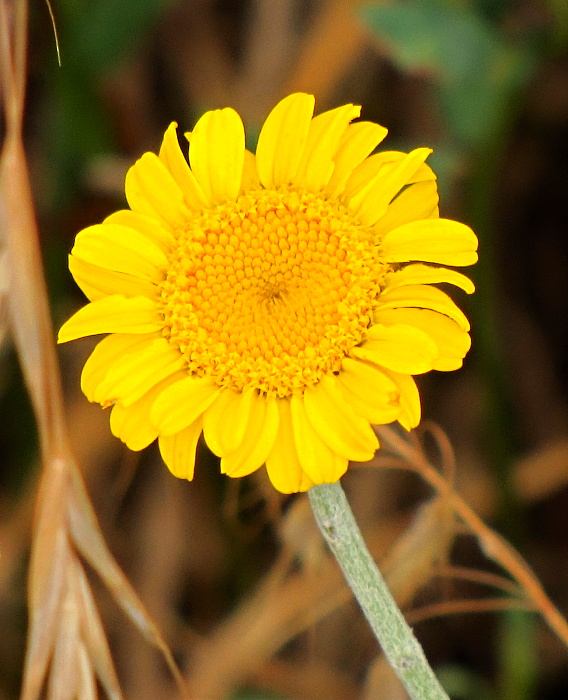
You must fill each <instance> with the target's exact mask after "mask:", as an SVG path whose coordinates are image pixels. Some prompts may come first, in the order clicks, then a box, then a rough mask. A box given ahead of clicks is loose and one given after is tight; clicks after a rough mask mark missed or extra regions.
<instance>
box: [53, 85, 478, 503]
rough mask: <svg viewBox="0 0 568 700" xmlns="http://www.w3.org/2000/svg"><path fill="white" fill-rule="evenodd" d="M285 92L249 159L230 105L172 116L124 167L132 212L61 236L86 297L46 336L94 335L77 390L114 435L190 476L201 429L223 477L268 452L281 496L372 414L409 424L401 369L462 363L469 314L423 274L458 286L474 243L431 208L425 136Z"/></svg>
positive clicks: (343, 456) (358, 442) (362, 450)
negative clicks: (392, 147)
mask: <svg viewBox="0 0 568 700" xmlns="http://www.w3.org/2000/svg"><path fill="white" fill-rule="evenodd" d="M313 113H314V98H313V97H312V96H311V95H306V94H302V93H298V94H293V95H290V96H289V97H287V98H285V99H284V100H282V101H281V102H280V103H279V104H278V105H277V106H276V107H275V108H274V109H273V111H272V112H271V113H270V114H269V116H268V117H267V119H266V121H265V123H264V125H263V127H262V129H261V131H260V136H259V139H258V145H257V149H256V154H254V153H252V152H250V151H248V150H246V148H245V132H244V127H243V124H242V121H241V118H240V116H239V115H238V114H237V113H236V112H235V111H234V110H232V109H230V108H226V109H221V110H215V111H211V112H207V113H206V114H205V115H204V116H203V117H202V118H201V119H200V120H199V121H198V122H197V124H196V125H195V127H194V129H193V131H192V132H191V134H188V138H189V142H190V147H189V154H188V158H189V160H188V159H186V157H185V156H184V154H183V153H182V151H181V148H180V145H179V142H178V139H177V135H176V126H177V125H176V124H175V123H173V124H172V125H170V127H169V128H168V129H167V131H166V133H165V135H164V139H163V142H162V145H161V148H160V150H159V154H158V155H156V154H153V153H145V154H144V155H143V156H142V157H141V158H140V159H139V160H138V161H137V162H136V163H135V164H134V165H133V166H132V168H131V169H130V170H129V172H128V174H127V177H126V184H125V189H126V196H127V200H128V204H129V207H130V208H129V209H125V210H122V211H119V212H116V213H115V214H112V215H111V216H109V217H108V218H107V219H105V221H104V222H103V223H102V224H98V225H94V226H90V227H89V228H87V229H85V230H83V231H81V232H80V233H79V234H78V235H77V238H76V241H75V245H74V247H73V250H72V251H71V255H70V262H69V266H70V270H71V273H72V274H73V276H74V277H75V279H76V281H77V283H78V284H79V286H80V287H81V289H82V290H83V291H84V293H85V294H86V296H87V297H88V299H89V302H90V303H88V304H87V305H86V306H84V307H83V308H82V309H80V310H79V311H77V313H76V314H75V315H74V316H72V317H71V318H70V319H69V321H67V323H65V324H64V325H63V327H62V328H61V330H60V332H59V342H66V341H69V340H74V339H76V338H80V337H83V336H89V335H98V334H105V335H106V337H105V338H103V339H102V340H101V341H100V342H99V343H98V345H97V346H96V347H95V349H94V351H93V352H92V354H91V356H90V358H89V359H88V360H87V362H86V363H85V367H84V370H83V373H82V377H81V386H82V388H83V391H84V392H85V394H86V396H87V398H88V399H89V400H91V401H96V402H98V403H100V404H101V405H103V406H112V409H111V416H110V424H111V430H112V432H113V434H114V435H116V436H117V437H119V438H120V439H121V440H123V441H124V442H125V443H126V444H127V445H128V446H129V447H130V448H131V449H133V450H140V449H143V448H144V447H146V446H147V445H149V444H150V443H151V442H153V441H154V440H156V439H158V443H159V448H160V453H161V455H162V457H163V459H164V461H165V462H166V464H167V466H168V468H169V469H170V471H171V472H172V473H173V474H174V475H175V476H178V477H180V478H185V479H191V478H192V477H193V473H194V467H195V459H196V451H197V444H198V441H199V438H200V436H201V435H203V436H204V439H205V442H206V443H207V445H208V446H209V448H210V449H211V450H212V451H213V452H214V453H215V454H216V455H218V456H219V457H220V458H221V463H220V468H221V471H222V472H223V473H225V474H227V475H228V476H231V477H235V478H236V477H242V476H246V475H248V474H250V473H252V472H254V471H256V470H257V469H259V468H261V467H262V466H263V465H266V470H267V473H268V476H269V478H270V480H271V481H272V483H273V484H274V486H275V487H276V488H277V489H278V490H279V491H282V492H283V493H292V492H295V491H305V490H306V489H309V488H310V487H311V486H312V485H314V484H319V483H329V482H334V481H337V480H338V479H340V478H341V476H342V475H343V474H344V473H345V471H346V469H347V467H348V463H349V460H354V461H366V460H369V459H371V458H372V457H373V455H374V453H375V451H376V450H377V448H378V447H379V443H378V440H377V437H376V435H375V432H374V431H373V429H372V425H378V424H384V423H390V422H392V421H399V422H400V424H401V425H402V426H403V427H404V428H406V429H408V430H410V429H411V428H412V427H414V426H415V425H417V423H418V422H419V420H420V398H419V394H418V390H417V387H416V383H415V382H414V379H413V375H417V374H422V373H425V372H429V371H430V370H432V369H436V370H441V371H449V370H453V369H457V368H458V367H460V366H461V364H462V361H463V358H464V356H465V354H466V353H467V351H468V349H469V345H470V339H469V334H468V331H469V323H468V320H467V318H466V316H465V315H464V314H463V312H462V311H461V310H460V309H459V307H458V306H457V305H456V304H455V302H454V301H453V300H452V299H451V298H450V297H449V296H448V295H447V294H446V293H445V292H443V291H442V290H441V289H438V288H437V287H434V286H433V285H435V284H449V285H452V286H454V287H459V288H461V289H462V290H464V291H465V292H467V293H471V292H473V290H474V288H473V284H472V283H471V281H470V280H469V278H467V277H466V276H465V275H463V274H462V273H459V272H457V271H455V270H452V269H449V268H448V267H446V266H448V265H449V266H463V265H471V264H472V263H474V262H475V260H476V259H477V253H476V248H477V239H476V237H475V235H474V234H473V232H472V231H471V229H469V228H468V227H467V226H465V225H464V224H460V223H457V222H455V221H450V220H446V219H440V218H439V214H438V193H437V188H436V180H435V175H434V173H433V172H432V170H431V169H430V168H429V166H427V165H426V163H425V160H426V158H427V157H428V155H429V153H430V149H427V148H419V149H416V150H414V151H412V152H411V153H409V154H406V153H401V152H398V151H384V152H382V153H376V154H373V150H374V149H375V148H376V147H377V145H378V144H379V143H380V142H381V141H382V140H383V139H384V137H385V135H386V129H384V127H382V126H379V125H377V124H372V123H370V122H353V120H354V119H356V118H357V117H358V116H359V114H360V108H359V107H357V106H355V105H344V106H342V107H338V108H337V109H333V110H330V111H328V112H324V113H322V114H319V115H318V116H316V117H314V116H313Z"/></svg>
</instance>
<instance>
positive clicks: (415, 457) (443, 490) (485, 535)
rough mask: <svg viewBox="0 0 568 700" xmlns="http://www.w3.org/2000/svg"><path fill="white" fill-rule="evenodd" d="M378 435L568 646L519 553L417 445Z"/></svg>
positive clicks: (563, 626) (388, 431)
mask: <svg viewBox="0 0 568 700" xmlns="http://www.w3.org/2000/svg"><path fill="white" fill-rule="evenodd" d="M377 433H378V434H379V437H380V439H381V442H382V443H383V446H386V447H387V448H388V449H389V451H392V452H393V453H394V454H395V455H397V456H399V457H400V458H401V460H403V461H402V462H401V463H400V464H399V466H401V467H403V468H407V469H411V470H413V471H415V472H416V473H417V474H420V476H422V477H423V478H424V479H425V480H426V481H427V482H428V483H429V484H431V486H433V487H434V488H435V489H436V490H437V491H438V492H439V493H440V494H443V495H445V496H446V497H447V498H448V503H449V504H450V506H451V508H452V510H453V511H454V512H455V514H456V515H458V516H459V517H460V518H461V519H462V520H463V522H464V523H466V525H467V526H468V528H469V529H470V531H471V532H472V533H473V534H474V535H475V536H476V537H477V539H478V541H479V545H480V547H481V549H482V550H483V552H484V554H485V556H486V557H488V558H489V559H492V560H493V561H494V562H495V563H497V564H498V565H499V566H501V567H502V568H503V569H505V571H507V572H508V573H509V574H510V575H511V576H512V577H513V578H514V579H515V580H516V581H517V582H518V583H519V585H520V586H521V588H522V590H523V593H524V595H525V596H526V599H527V600H528V601H529V604H530V605H531V606H532V607H534V609H535V610H537V611H539V612H540V613H541V614H542V616H543V617H544V619H545V620H546V622H547V624H548V625H549V626H550V628H551V629H552V630H553V631H554V632H555V633H556V634H557V635H558V637H559V638H560V639H561V640H562V641H563V642H564V644H566V645H567V646H568V622H567V621H566V619H565V618H564V617H563V616H562V615H561V614H560V612H559V611H558V609H557V608H556V606H555V605H554V604H553V603H552V601H551V600H550V598H549V597H548V596H547V595H546V593H545V591H544V589H543V587H542V585H541V584H540V582H539V580H538V579H537V577H536V576H535V574H534V573H533V571H532V570H531V568H530V567H529V565H528V564H527V563H526V562H525V560H524V559H523V558H522V557H521V555H520V554H519V553H518V552H517V550H516V549H515V548H514V547H512V546H511V545H510V544H509V542H507V541H506V540H505V539H504V538H503V537H501V536H500V535H499V534H497V533H496V532H494V531H493V530H492V529H491V528H489V527H488V526H487V525H486V524H485V523H484V522H483V521H482V520H481V518H480V517H479V516H478V515H477V513H475V512H474V511H473V510H472V509H471V508H470V506H469V505H468V504H467V503H466V502H465V501H464V500H463V498H461V497H460V496H459V495H458V494H457V493H456V492H455V491H454V488H453V485H452V484H451V483H449V482H448V481H447V480H446V479H445V478H444V476H442V474H440V472H439V471H438V470H437V469H436V468H435V467H434V466H433V465H432V464H431V463H430V462H429V460H428V458H427V457H426V455H425V454H424V451H423V450H422V448H421V446H420V444H419V443H418V442H414V443H412V444H411V443H410V442H408V441H407V440H406V439H404V438H402V437H400V436H399V435H398V434H397V432H396V431H394V430H393V429H392V428H388V427H385V426H381V427H380V428H378V429H377Z"/></svg>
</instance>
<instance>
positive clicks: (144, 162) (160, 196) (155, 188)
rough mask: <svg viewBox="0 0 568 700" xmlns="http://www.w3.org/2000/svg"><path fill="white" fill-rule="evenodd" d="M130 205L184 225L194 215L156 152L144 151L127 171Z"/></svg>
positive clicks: (173, 222)
mask: <svg viewBox="0 0 568 700" xmlns="http://www.w3.org/2000/svg"><path fill="white" fill-rule="evenodd" d="M124 189H125V192H126V199H127V200H128V205H129V206H130V208H131V209H133V210H134V211H137V212H140V213H141V214H146V215H148V216H151V217H153V218H157V219H159V220H160V221H163V222H164V223H165V224H167V225H168V226H171V227H173V228H177V227H183V226H184V224H186V223H187V221H188V220H189V218H190V213H189V209H188V208H187V205H186V203H185V201H184V198H183V194H182V191H181V190H180V188H179V186H178V184H177V182H176V181H175V180H174V178H173V177H172V176H171V174H170V171H169V170H168V169H167V168H166V166H165V165H164V164H163V163H162V161H161V160H160V159H159V158H158V156H157V155H156V154H155V153H144V155H143V156H142V157H141V158H139V159H138V160H137V161H136V163H134V165H133V166H132V167H131V168H130V170H129V171H128V172H127V173H126V180H125V183H124Z"/></svg>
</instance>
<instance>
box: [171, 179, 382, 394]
mask: <svg viewBox="0 0 568 700" xmlns="http://www.w3.org/2000/svg"><path fill="white" fill-rule="evenodd" d="M385 269H386V265H385V264H384V263H381V261H380V257H379V252H378V249H377V247H376V246H375V245H374V243H373V235H372V232H371V231H370V230H368V229H367V228H365V227H363V226H361V225H360V224H358V223H357V221H356V220H355V219H354V218H353V217H352V216H351V215H350V214H349V213H348V211H347V209H346V208H345V207H344V206H343V205H342V204H341V203H340V202H339V201H338V200H327V199H323V198H322V197H321V196H318V195H316V194H312V193H303V192H302V193H300V192H297V191H295V190H292V189H282V190H264V189H257V190H252V191H248V192H247V193H246V194H243V195H241V196H240V197H239V199H238V200H237V201H236V202H231V203H227V204H225V205H222V206H219V207H218V208H216V209H214V210H211V211H207V212H205V213H203V214H202V215H201V217H198V218H196V219H195V220H193V221H191V222H189V223H188V227H187V228H186V229H185V230H182V231H180V232H178V239H177V246H176V247H175V248H174V249H173V251H172V253H171V255H170V266H169V269H168V271H167V275H166V278H165V280H164V282H163V283H162V285H161V302H162V313H163V314H164V319H165V328H164V334H165V336H166V337H167V338H168V340H169V341H170V343H172V345H174V346H175V347H177V348H179V350H180V352H181V353H182V355H183V356H184V358H185V360H186V362H187V369H188V371H189V372H190V373H191V374H195V375H197V376H210V377H212V378H213V379H214V381H215V382H216V383H217V384H218V385H219V386H222V387H229V388H232V389H234V390H235V391H242V390H243V389H246V388H248V387H253V388H255V389H258V390H259V391H261V392H263V393H266V394H275V395H277V396H280V397H284V396H290V395H291V394H292V393H294V392H301V391H303V390H304V388H306V387H307V386H311V385H313V384H315V383H317V382H318V381H319V380H320V379H321V377H322V376H323V375H325V374H327V373H333V372H338V371H339V370H340V368H341V362H342V360H343V358H344V357H345V356H346V355H348V354H349V352H350V350H351V349H352V348H353V347H354V346H356V345H357V344H358V343H360V342H361V341H362V340H363V338H364V333H365V329H366V328H367V327H368V326H369V323H370V320H371V312H372V309H373V307H374V305H375V303H376V299H377V297H378V294H379V292H380V282H381V280H382V279H383V277H384V272H385Z"/></svg>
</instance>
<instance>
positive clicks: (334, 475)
mask: <svg viewBox="0 0 568 700" xmlns="http://www.w3.org/2000/svg"><path fill="white" fill-rule="evenodd" d="M290 413H291V417H292V428H293V430H294V442H295V444H296V452H297V454H298V460H299V462H300V466H301V467H302V469H303V470H304V471H305V472H306V474H307V475H308V476H309V478H310V479H311V480H312V481H313V482H314V484H333V483H335V482H336V481H339V479H340V478H341V477H342V476H343V475H344V474H345V472H346V471H347V464H348V460H347V459H346V458H345V457H342V456H340V455H338V454H336V453H335V452H333V450H331V449H330V448H329V447H328V446H327V444H326V443H325V442H323V440H322V439H321V438H320V437H319V436H318V434H317V433H316V432H315V430H314V429H313V428H312V425H311V423H310V421H309V420H308V417H307V416H306V409H305V407H304V398H303V396H298V395H293V396H292V398H291V399H290Z"/></svg>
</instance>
